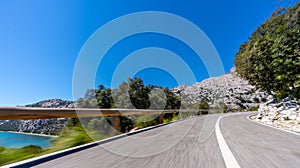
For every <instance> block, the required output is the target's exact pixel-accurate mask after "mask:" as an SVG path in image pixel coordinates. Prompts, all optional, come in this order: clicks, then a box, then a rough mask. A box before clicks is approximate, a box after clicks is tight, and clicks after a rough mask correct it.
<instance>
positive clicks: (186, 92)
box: [172, 67, 272, 110]
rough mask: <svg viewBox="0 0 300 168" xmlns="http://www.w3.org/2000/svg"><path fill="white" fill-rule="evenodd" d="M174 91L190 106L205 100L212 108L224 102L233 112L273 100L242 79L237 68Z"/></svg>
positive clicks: (182, 86)
mask: <svg viewBox="0 0 300 168" xmlns="http://www.w3.org/2000/svg"><path fill="white" fill-rule="evenodd" d="M172 91H173V93H175V94H176V95H178V96H181V97H182V98H183V100H185V102H188V103H189V104H196V103H198V102H199V101H200V100H201V99H203V100H205V101H207V102H208V103H209V104H210V105H212V106H214V105H217V104H219V103H221V102H223V103H225V104H226V105H227V107H228V108H229V109H231V110H239V109H249V108H251V107H256V106H258V105H259V103H260V102H266V101H268V100H270V99H272V96H271V95H268V94H267V93H266V92H263V91H260V90H257V89H256V88H255V87H254V86H252V85H250V84H249V83H248V82H247V81H245V80H243V79H241V78H240V77H239V76H238V75H237V73H236V70H235V67H233V68H232V69H231V70H230V72H229V73H227V74H225V75H222V76H219V77H213V78H208V79H205V80H203V81H202V82H198V83H195V84H194V85H192V86H188V85H181V86H178V87H176V88H174V89H172Z"/></svg>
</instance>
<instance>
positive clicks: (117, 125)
mask: <svg viewBox="0 0 300 168" xmlns="http://www.w3.org/2000/svg"><path fill="white" fill-rule="evenodd" d="M120 123H121V117H120V116H113V127H114V128H115V130H116V131H118V132H119V131H120V130H121V127H120Z"/></svg>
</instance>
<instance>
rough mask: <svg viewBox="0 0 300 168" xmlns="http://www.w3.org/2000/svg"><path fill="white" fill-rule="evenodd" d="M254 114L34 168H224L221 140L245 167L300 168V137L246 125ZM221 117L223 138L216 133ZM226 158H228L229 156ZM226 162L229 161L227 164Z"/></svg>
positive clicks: (170, 128) (210, 118) (187, 124)
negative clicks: (248, 117) (249, 116)
mask: <svg viewBox="0 0 300 168" xmlns="http://www.w3.org/2000/svg"><path fill="white" fill-rule="evenodd" d="M248 115H250V113H237V114H226V115H223V116H221V115H206V116H202V117H195V118H192V119H187V120H183V121H180V122H176V123H173V124H169V125H166V126H162V127H159V128H155V129H152V130H149V131H145V132H141V133H138V134H135V135H132V136H128V137H125V138H121V139H118V140H114V141H111V142H108V143H105V144H102V145H97V146H94V147H91V148H88V149H85V150H82V151H79V152H75V153H72V154H69V155H66V156H62V157H59V158H57V159H53V160H50V161H47V162H44V163H40V164H38V165H35V166H34V167H63V168H67V167H104V168H106V167H109V168H110V167H118V168H119V167H130V168H135V167H137V168H140V167H145V168H148V167H149V168H152V167H153V168H154V167H155V168H156V167H172V168H173V167H178V168H182V167H184V168H185V167H186V168H198V167H204V168H219V167H220V168H222V167H226V165H228V164H225V162H227V163H228V162H230V161H231V160H226V157H224V152H221V150H220V147H221V149H222V148H223V146H222V144H220V142H218V140H219V138H217V136H218V137H220V136H221V137H222V138H223V139H224V140H225V143H226V144H227V145H226V146H227V147H228V150H229V151H230V153H231V154H232V155H233V156H232V157H233V158H234V160H235V161H236V162H237V163H238V165H239V166H240V167H246V168H247V167H264V168H268V167H272V168H274V167H280V168H282V167H300V136H298V135H294V134H290V133H287V132H284V131H281V130H277V129H274V128H270V127H266V126H263V125H260V124H257V123H255V122H252V121H250V120H248V119H247V116H248ZM219 117H222V118H221V119H220V121H219V130H220V133H221V134H219V135H217V136H216V131H215V127H216V126H217V125H218V124H217V125H216V123H217V121H218V119H219ZM217 130H218V129H217ZM225 155H226V153H225ZM224 159H225V161H224Z"/></svg>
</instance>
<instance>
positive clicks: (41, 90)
mask: <svg viewBox="0 0 300 168" xmlns="http://www.w3.org/2000/svg"><path fill="white" fill-rule="evenodd" d="M278 2H279V1H276V0H247V1H241V0H226V1H225V0H205V1H203V0H188V1H186V0H144V1H142V0H118V1H116V0H109V1H101V0H100V1H85V0H82V1H77V0H64V1H61V0H51V1H42V0H26V1H22V0H2V1H0V105H1V106H8V105H9V106H13V105H25V104H28V103H33V102H37V101H40V100H43V99H50V98H61V99H68V100H72V75H73V69H74V65H75V62H76V58H77V55H78V53H79V51H80V49H81V47H82V45H83V44H84V43H85V42H86V40H87V39H88V38H89V36H91V35H92V33H93V32H95V31H96V30H97V29H98V28H99V27H100V26H102V25H103V24H105V23H107V22H109V21H111V20H112V19H115V18H118V17H120V16H122V15H125V14H129V13H133V12H139V11H164V12H170V13H173V14H176V15H179V16H182V17H184V18H186V19H188V20H190V21H191V22H193V23H195V24H196V25H197V26H198V27H200V28H201V29H202V30H203V31H204V32H205V33H206V35H207V36H208V37H209V38H210V40H211V41H212V42H213V44H214V45H215V47H216V49H217V51H218V53H219V55H220V57H221V59H222V62H223V65H224V70H225V71H229V70H230V68H231V67H232V66H233V60H234V55H235V53H236V52H237V50H238V48H239V45H240V44H241V43H243V42H244V41H246V40H247V39H248V37H249V36H250V35H251V33H252V32H253V31H254V30H255V29H256V28H257V27H258V26H259V25H260V24H261V23H263V22H264V21H265V19H266V18H268V17H269V16H270V15H271V13H272V12H273V11H274V10H275V9H276V8H278V7H279V6H282V5H285V6H286V5H291V4H294V3H295V1H293V0H287V1H284V2H280V3H278ZM179 26H180V25H179ZM178 45H181V44H179V42H178V41H176V40H174V39H172V38H170V37H168V36H162V35H157V34H144V35H142V34H140V35H136V36H133V37H130V38H127V39H124V40H122V42H120V43H118V45H116V46H114V47H113V48H112V49H111V50H110V52H109V53H108V54H107V55H106V56H105V59H104V62H103V63H102V64H101V66H100V68H99V70H98V73H97V77H96V84H95V85H98V84H101V83H102V84H104V85H106V86H109V82H110V79H111V76H112V69H113V68H112V67H114V66H116V61H120V59H121V58H122V57H124V56H126V55H127V54H129V53H131V52H133V51H135V50H137V49H141V48H144V47H161V48H168V49H169V50H171V51H173V52H176V53H178V54H179V55H182V56H183V57H184V59H185V60H186V62H187V63H189V64H190V66H191V67H192V68H193V69H194V70H195V71H197V74H196V78H197V81H201V80H203V79H205V78H207V77H208V75H207V72H206V70H205V68H204V67H203V65H201V63H200V64H193V62H194V60H193V59H192V57H189V56H187V55H192V54H193V53H192V52H191V51H190V50H188V49H185V48H184V47H180V48H178V47H176V46H178ZM101 68H102V70H101ZM103 69H106V70H105V71H104V70H103ZM137 76H140V77H143V78H144V79H145V82H146V83H154V84H160V85H163V86H169V87H175V86H176V85H177V83H176V82H175V80H174V79H173V78H172V77H171V76H170V74H168V73H166V72H163V71H161V70H157V69H145V70H143V71H141V72H139V73H138V74H137ZM188 84H192V83H188Z"/></svg>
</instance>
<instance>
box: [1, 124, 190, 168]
mask: <svg viewBox="0 0 300 168" xmlns="http://www.w3.org/2000/svg"><path fill="white" fill-rule="evenodd" d="M188 119H192V118H182V119H179V120H176V121H171V122H168V123H163V124H159V125H155V126H150V127H146V128H142V129H138V130H136V131H133V132H128V133H124V134H120V135H117V136H113V137H110V138H106V139H102V140H99V141H96V142H91V143H88V144H84V145H80V146H76V147H72V148H69V149H64V150H61V151H57V152H53V153H49V154H45V155H42V156H37V157H33V158H30V159H26V160H22V161H19V162H15V163H11V164H8V165H3V166H0V168H10V167H20V166H22V165H25V164H29V163H31V162H35V161H38V160H40V159H46V158H49V157H53V156H55V155H59V154H62V153H67V152H71V153H75V152H72V151H74V150H79V151H81V149H82V148H85V149H88V148H91V147H94V146H97V145H101V144H104V143H107V142H112V141H114V140H117V139H121V138H123V137H126V136H130V135H134V134H137V133H140V132H144V131H148V130H151V129H154V128H158V127H161V126H165V125H169V124H173V123H177V122H181V121H184V120H188ZM85 149H83V150H85ZM77 152H78V151H77ZM71 153H70V154H71ZM67 155H68V154H67ZM41 163H44V162H43V161H42V162H41Z"/></svg>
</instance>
